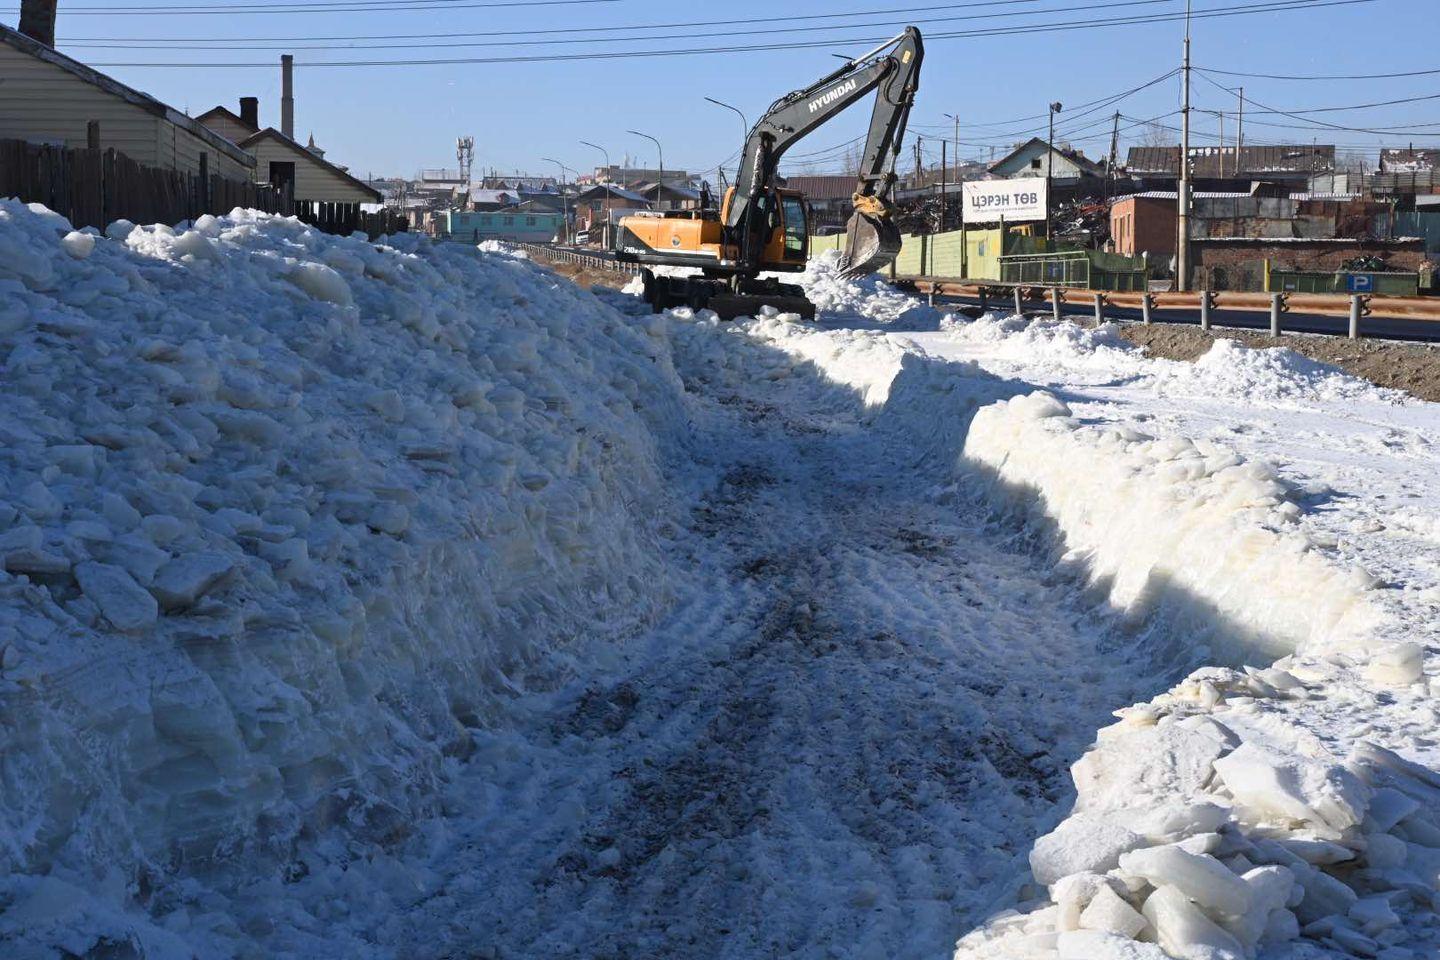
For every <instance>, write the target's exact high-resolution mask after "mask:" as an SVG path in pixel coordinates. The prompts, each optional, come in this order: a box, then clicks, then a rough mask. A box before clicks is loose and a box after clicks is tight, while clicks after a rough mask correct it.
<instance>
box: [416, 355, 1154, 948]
mask: <svg viewBox="0 0 1440 960" xmlns="http://www.w3.org/2000/svg"><path fill="white" fill-rule="evenodd" d="M694 387H696V385H694V384H692V388H694ZM700 389H701V396H700V399H699V403H700V407H699V413H698V414H697V426H698V429H699V430H700V432H701V440H702V441H704V442H702V443H701V444H699V445H698V446H699V447H700V448H701V449H703V450H706V451H708V458H709V460H710V461H711V462H709V463H702V464H699V465H695V464H690V465H677V467H676V469H678V470H687V471H690V472H691V476H689V477H687V478H686V479H688V480H690V481H691V482H692V483H693V480H694V476H693V474H694V472H695V471H697V470H698V471H701V472H708V473H709V474H711V475H712V476H713V477H715V478H718V479H717V481H716V482H715V483H713V485H712V487H711V489H710V491H709V493H708V494H707V495H705V496H704V497H703V498H702V499H701V500H700V501H699V502H698V503H697V504H696V505H695V507H694V510H693V512H692V516H691V529H690V531H689V532H688V534H687V535H684V536H682V537H680V538H679V544H680V547H679V549H681V550H682V551H683V552H685V553H687V554H688V555H689V556H690V557H692V558H693V570H692V583H691V586H690V588H689V589H690V593H689V596H688V598H687V600H686V602H685V603H684V604H682V606H681V607H680V608H679V609H677V611H676V613H675V614H674V615H673V616H672V617H671V618H670V619H669V620H668V621H667V622H666V623H664V624H661V625H660V626H659V627H657V628H656V629H655V630H654V631H653V632H652V633H651V634H650V635H649V636H648V637H646V638H643V640H641V641H640V642H638V643H636V644H635V645H633V647H632V653H631V655H630V656H629V659H628V660H627V662H626V663H625V664H623V665H620V666H618V667H617V669H616V670H615V671H613V673H612V674H611V675H610V676H608V677H606V678H605V679H603V680H598V679H597V680H594V681H592V682H591V683H590V684H588V685H587V686H586V687H585V688H584V689H583V690H582V691H578V692H577V693H576V695H575V696H573V697H571V698H570V699H569V700H568V701H567V702H565V703H564V704H563V705H562V706H561V707H559V708H557V709H555V710H553V711H552V712H551V714H550V715H549V718H548V720H544V721H543V722H542V723H540V724H539V725H537V726H536V727H535V728H533V729H531V730H530V731H528V733H527V734H526V736H525V738H524V739H525V740H526V741H528V743H524V744H522V743H520V742H513V743H510V744H508V745H507V746H506V748H505V749H506V750H509V751H511V752H512V753H513V754H514V758H513V759H511V760H508V761H506V762H504V763H501V764H499V765H498V766H497V765H496V764H487V763H480V764H475V765H473V769H472V770H470V771H469V772H468V773H467V774H465V775H464V776H463V777H462V778H461V781H460V782H459V783H458V784H457V787H456V789H457V793H458V794H460V795H463V794H465V793H466V792H467V791H468V790H473V791H475V792H476V793H484V794H485V795H486V796H487V802H488V808H489V809H490V810H491V811H494V815H493V816H491V817H489V818H481V819H480V820H477V821H474V822H472V823H470V824H469V825H468V826H467V827H465V828H463V831H462V832H463V834H464V842H463V843H462V844H459V845H458V849H457V850H456V851H452V852H451V853H447V854H446V855H444V856H443V857H442V858H441V859H440V861H439V862H437V863H436V864H435V869H436V870H437V871H439V872H440V873H442V874H444V875H447V876H448V877H450V878H452V879H451V882H449V883H447V884H446V885H445V889H444V892H443V894H442V895H441V896H439V897H435V898H432V899H431V900H430V901H429V902H427V903H424V904H421V905H420V906H419V909H418V910H417V912H416V916H415V918H414V919H415V921H416V922H417V924H418V925H419V926H420V927H423V928H426V929H429V930H430V931H431V932H432V933H433V931H434V930H435V929H437V926H431V925H430V924H434V925H438V927H439V928H441V929H444V931H445V933H444V934H443V937H442V939H443V940H444V941H445V942H446V943H447V944H448V945H449V946H450V947H451V948H452V949H450V950H449V951H448V952H443V953H437V954H430V953H422V954H421V955H426V956H430V955H443V956H493V957H501V958H509V957H526V956H550V957H577V958H578V957H585V958H592V957H593V958H602V957H607V958H617V960H618V958H652V957H653V958H661V957H676V956H705V957H726V958H759V957H772V956H782V955H783V956H799V957H886V958H906V957H941V956H948V953H949V950H950V948H951V947H952V946H953V944H954V941H955V940H956V939H957V938H958V937H959V936H960V935H961V934H963V933H964V932H965V931H966V930H967V929H968V928H969V927H970V926H971V925H972V924H973V923H975V922H977V921H978V920H979V919H980V918H981V916H982V911H983V909H984V908H985V907H986V905H987V904H989V903H990V902H992V901H993V900H994V898H995V897H996V896H997V895H998V894H999V893H1000V892H1001V890H1002V889H1003V887H1004V885H1005V884H1006V883H1008V882H1009V881H1010V879H1011V877H1012V876H1013V875H1014V873H1015V871H1016V858H1017V857H1023V855H1024V853H1025V852H1026V850H1027V849H1028V843H1029V840H1030V839H1031V838H1032V837H1033V836H1035V835H1036V834H1037V833H1039V832H1043V828H1044V825H1045V824H1046V823H1048V822H1049V821H1052V820H1054V819H1058V816H1059V815H1060V813H1061V812H1063V811H1062V807H1063V806H1064V803H1065V800H1066V798H1067V796H1068V790H1069V782H1068V766H1069V763H1070V762H1071V761H1072V760H1073V759H1074V757H1075V756H1076V755H1077V754H1078V752H1079V751H1080V750H1082V749H1083V748H1084V746H1085V745H1086V744H1087V743H1088V742H1089V740H1090V739H1091V736H1092V731H1093V730H1094V729H1095V727H1096V726H1098V725H1099V724H1100V723H1102V722H1104V721H1105V720H1106V719H1107V718H1108V711H1109V710H1111V709H1113V708H1115V707H1116V706H1120V705H1123V704H1125V703H1128V702H1130V696H1131V694H1133V693H1137V692H1138V689H1139V688H1141V687H1144V686H1145V685H1144V684H1143V682H1142V681H1141V680H1140V679H1139V678H1135V677H1132V678H1129V679H1125V678H1123V675H1124V674H1125V673H1126V672H1127V671H1124V670H1116V671H1113V675H1114V677H1120V678H1121V679H1114V678H1113V677H1112V678H1107V677H1106V675H1105V674H1104V673H1103V672H1102V671H1101V670H1099V669H1095V668H1094V666H1093V664H1095V663H1097V662H1099V661H1100V659H1101V658H1108V661H1109V663H1110V664H1112V665H1114V664H1116V663H1117V658H1118V659H1123V652H1122V653H1119V654H1117V653H1116V652H1115V648H1116V647H1117V638H1116V637H1115V636H1113V635H1107V634H1106V633H1105V631H1104V629H1103V624H1100V623H1098V622H1097V620H1096V618H1095V617H1093V616H1092V615H1091V613H1090V612H1089V611H1087V610H1086V609H1085V608H1083V607H1082V606H1081V605H1080V604H1079V603H1078V602H1077V600H1076V598H1075V592H1074V590H1073V586H1072V585H1071V584H1069V583H1068V582H1066V581H1065V580H1064V579H1063V578H1060V577H1057V576H1055V575H1054V574H1053V572H1052V571H1051V569H1050V568H1049V567H1048V566H1047V565H1046V564H1044V563H1043V562H1041V561H1039V560H1037V559H1035V558H1033V557H1032V556H1030V555H1029V554H1027V553H1025V552H1023V551H1022V552H1016V551H1014V550H1013V549H1012V548H1010V547H1009V546H1007V542H1006V538H1004V537H999V536H997V535H996V533H995V531H993V530H988V529H987V528H986V526H985V523H984V518H983V517H981V516H979V515H978V512H976V511H974V510H973V509H972V508H969V507H967V506H965V505H964V504H956V503H953V502H944V503H941V502H935V501H934V500H932V499H929V498H927V497H926V496H925V494H924V491H925V490H926V489H927V487H929V486H931V485H933V484H934V483H935V482H936V481H937V480H939V479H940V478H939V477H938V476H927V475H923V474H919V473H916V472H915V471H914V468H913V466H912V461H913V451H907V450H906V449H905V448H904V445H903V444H902V443H897V442H896V441H895V440H894V439H889V438H885V437H882V436H880V435H878V434H877V433H876V432H874V431H872V430H870V429H868V428H866V427H864V426H862V425H861V424H860V423H859V422H858V421H857V419H856V418H855V417H854V415H853V412H847V411H845V410H844V409H843V408H842V407H840V406H837V405H836V403H835V401H834V396H833V391H827V390H818V389H817V388H816V385H815V384H813V383H805V382H803V381H798V382H787V381H782V382H778V383H765V384H756V385H753V386H747V387H745V388H743V389H742V391H741V392H740V393H739V394H732V393H729V392H727V391H725V390H724V389H723V388H716V387H709V386H700ZM817 401H818V402H817ZM1107 650H1108V651H1109V652H1108V653H1107V652H1106V651H1107ZM1130 672H1138V671H1130ZM1131 688H1135V689H1131ZM517 765H518V766H523V767H524V768H525V770H526V775H525V776H524V777H523V778H521V779H520V780H518V781H515V782H513V783H511V784H510V785H508V786H507V782H506V774H504V773H503V772H502V771H504V770H513V769H514V768H515V767H516V766H517ZM466 784H470V786H466ZM465 802H466V801H465V800H464V799H463V796H462V797H457V798H456V799H455V800H453V801H452V803H457V804H463V803H465ZM461 889H464V890H467V891H469V893H467V894H463V895H462V894H459V893H458V891H459V890H461ZM422 918H423V919H422Z"/></svg>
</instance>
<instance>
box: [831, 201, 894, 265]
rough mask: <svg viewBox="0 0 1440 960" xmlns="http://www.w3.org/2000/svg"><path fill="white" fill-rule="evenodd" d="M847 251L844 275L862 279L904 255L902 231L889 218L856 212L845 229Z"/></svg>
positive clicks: (844, 255)
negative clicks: (901, 252)
mask: <svg viewBox="0 0 1440 960" xmlns="http://www.w3.org/2000/svg"><path fill="white" fill-rule="evenodd" d="M845 238H846V240H845V252H844V253H843V254H842V255H841V258H840V276H842V277H862V276H864V275H865V274H867V273H874V272H875V271H876V270H879V269H881V268H883V267H887V266H889V265H890V264H892V263H894V262H895V258H896V257H898V256H899V255H900V229H899V228H898V227H896V226H895V221H894V220H893V219H891V218H890V217H888V216H883V215H876V214H872V213H866V212H863V211H860V210H856V211H855V213H854V214H852V215H851V217H850V222H849V223H848V224H846V226H845Z"/></svg>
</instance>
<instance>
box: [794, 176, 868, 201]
mask: <svg viewBox="0 0 1440 960" xmlns="http://www.w3.org/2000/svg"><path fill="white" fill-rule="evenodd" d="M856 179H857V178H855V177H853V176H851V175H850V174H847V173H821V174H814V175H807V176H800V177H786V178H785V187H786V189H788V190H799V191H800V192H801V193H803V194H805V197H806V199H808V200H849V199H850V198H851V197H853V196H854V195H855V183H856Z"/></svg>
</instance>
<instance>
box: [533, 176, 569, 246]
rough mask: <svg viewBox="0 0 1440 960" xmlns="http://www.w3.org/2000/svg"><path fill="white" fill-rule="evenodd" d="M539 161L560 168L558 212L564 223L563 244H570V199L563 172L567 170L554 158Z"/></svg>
mask: <svg viewBox="0 0 1440 960" xmlns="http://www.w3.org/2000/svg"><path fill="white" fill-rule="evenodd" d="M540 159H541V160H546V161H549V162H550V163H553V164H555V166H557V167H559V168H560V210H561V216H562V217H564V221H565V243H566V244H567V245H568V244H569V243H570V197H569V196H568V195H567V194H566V193H565V171H566V170H567V169H569V168H568V167H566V166H565V164H563V163H561V162H560V161H559V160H556V159H555V158H554V157H541V158H540Z"/></svg>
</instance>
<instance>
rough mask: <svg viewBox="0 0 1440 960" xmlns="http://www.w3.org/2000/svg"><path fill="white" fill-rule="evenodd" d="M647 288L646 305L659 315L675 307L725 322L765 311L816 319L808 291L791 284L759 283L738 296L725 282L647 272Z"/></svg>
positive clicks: (744, 288) (644, 278)
mask: <svg viewBox="0 0 1440 960" xmlns="http://www.w3.org/2000/svg"><path fill="white" fill-rule="evenodd" d="M640 276H641V279H642V281H643V282H644V284H645V302H646V303H648V304H650V307H651V309H653V310H654V311H655V312H656V313H660V312H662V311H665V310H670V309H673V308H675V307H689V308H690V309H692V310H696V311H699V310H713V311H714V312H715V313H716V314H718V315H719V317H720V319H722V320H734V319H735V318H737V317H757V316H759V315H760V313H761V308H762V307H771V308H773V309H775V310H777V311H779V312H780V313H793V314H798V315H799V316H801V317H803V318H804V319H806V320H813V319H814V318H815V304H813V303H811V302H810V300H809V299H808V298H807V297H806V296H805V291H804V290H803V289H801V288H800V287H798V286H795V285H794V284H790V283H779V282H776V281H774V280H756V281H751V282H749V283H746V284H742V285H741V288H740V290H739V291H738V292H737V291H735V290H732V289H731V287H730V286H729V285H728V284H727V283H726V282H725V281H723V280H707V279H704V278H702V277H669V276H657V275H656V274H655V273H653V272H651V271H649V270H645V271H642V273H641V274H640Z"/></svg>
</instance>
